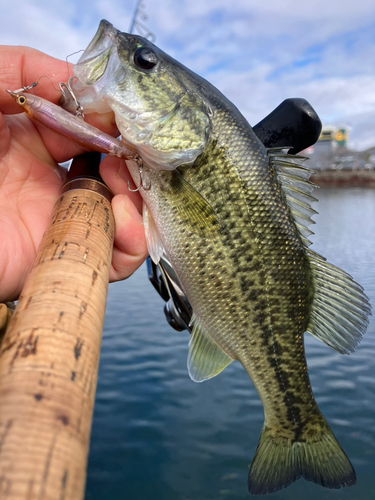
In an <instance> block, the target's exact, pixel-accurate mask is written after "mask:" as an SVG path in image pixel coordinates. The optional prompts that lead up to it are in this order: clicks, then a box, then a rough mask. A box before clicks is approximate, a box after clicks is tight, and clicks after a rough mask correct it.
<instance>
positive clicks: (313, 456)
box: [248, 417, 356, 495]
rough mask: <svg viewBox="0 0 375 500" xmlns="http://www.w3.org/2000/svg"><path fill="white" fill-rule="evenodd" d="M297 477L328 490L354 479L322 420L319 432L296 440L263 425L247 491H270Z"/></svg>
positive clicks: (347, 461) (336, 442) (331, 433)
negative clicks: (307, 437) (322, 424)
mask: <svg viewBox="0 0 375 500" xmlns="http://www.w3.org/2000/svg"><path fill="white" fill-rule="evenodd" d="M322 418H323V417H322ZM300 477H304V478H305V479H306V480H307V481H312V482H313V483H316V484H320V485H321V486H323V487H325V488H332V489H338V488H341V487H343V486H352V485H353V484H355V482H356V475H355V471H354V469H353V467H352V464H351V463H350V461H349V459H348V457H347V456H346V454H345V452H344V450H343V449H342V448H341V446H340V444H339V443H338V441H337V440H336V438H335V436H334V434H333V432H332V431H331V429H330V428H329V426H328V424H327V423H326V422H325V421H324V426H323V427H322V428H321V429H320V432H319V433H316V434H315V435H313V436H312V437H311V438H309V439H304V440H297V441H296V440H293V439H287V438H285V437H284V436H282V433H281V432H280V434H279V435H278V432H277V430H276V431H275V429H273V428H268V427H267V426H266V425H264V426H263V429H262V433H261V435H260V438H259V442H258V447H257V449H256V452H255V456H254V459H253V462H252V464H251V468H250V472H249V477H248V487H249V492H250V493H251V494H253V495H264V494H266V493H274V492H275V491H278V490H280V489H282V488H286V487H287V486H289V485H290V484H291V483H293V482H294V481H296V480H297V479H299V478H300Z"/></svg>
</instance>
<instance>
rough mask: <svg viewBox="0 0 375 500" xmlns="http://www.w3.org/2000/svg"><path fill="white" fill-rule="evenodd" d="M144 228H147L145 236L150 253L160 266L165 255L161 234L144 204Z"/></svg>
mask: <svg viewBox="0 0 375 500" xmlns="http://www.w3.org/2000/svg"><path fill="white" fill-rule="evenodd" d="M143 226H144V228H145V236H146V243H147V249H148V253H149V254H150V257H151V259H152V261H153V262H154V263H155V264H159V261H160V258H161V256H162V255H163V250H164V249H163V244H162V242H161V240H160V236H159V232H158V229H157V227H156V224H155V221H154V218H153V217H152V215H151V212H150V211H149V209H148V208H147V205H146V203H144V202H143Z"/></svg>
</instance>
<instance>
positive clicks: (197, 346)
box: [188, 316, 233, 382]
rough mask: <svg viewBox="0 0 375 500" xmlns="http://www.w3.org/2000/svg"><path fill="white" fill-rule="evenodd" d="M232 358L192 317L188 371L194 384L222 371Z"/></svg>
mask: <svg viewBox="0 0 375 500" xmlns="http://www.w3.org/2000/svg"><path fill="white" fill-rule="evenodd" d="M232 361H233V358H231V357H230V356H228V354H227V353H226V352H224V351H223V349H222V348H221V347H220V346H219V345H218V344H217V343H216V342H215V341H214V340H213V339H212V337H211V336H210V335H209V334H208V333H207V332H206V331H205V329H204V328H203V327H202V326H201V324H200V322H199V320H198V319H197V318H196V317H195V316H194V327H193V331H192V334H191V338H190V343H189V354H188V371H189V375H190V378H191V379H192V380H194V382H203V381H204V380H208V379H209V378H212V377H215V376H216V375H218V374H219V373H220V372H222V371H223V370H224V368H226V367H227V366H228V365H229V364H230V363H231V362H232Z"/></svg>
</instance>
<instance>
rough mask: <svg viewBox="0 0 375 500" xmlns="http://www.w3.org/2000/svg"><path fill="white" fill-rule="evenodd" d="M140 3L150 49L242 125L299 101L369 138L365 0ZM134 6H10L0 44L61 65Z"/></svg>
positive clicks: (370, 14)
mask: <svg viewBox="0 0 375 500" xmlns="http://www.w3.org/2000/svg"><path fill="white" fill-rule="evenodd" d="M143 3H144V4H145V8H146V12H147V14H148V16H149V20H148V21H146V24H147V26H148V27H149V28H150V29H151V30H152V31H153V32H154V33H155V34H156V37H157V40H156V43H157V45H158V46H160V47H161V48H162V49H163V50H165V51H166V52H168V53H169V54H170V55H172V56H173V57H175V58H176V59H177V60H178V61H180V62H181V63H183V64H185V65H186V66H188V67H190V68H191V69H192V70H193V71H196V72H197V73H199V74H200V75H201V76H203V77H205V78H207V79H208V80H209V81H211V82H212V83H213V84H214V85H216V86H217V87H218V88H219V89H220V90H221V91H222V92H223V93H224V94H225V95H227V97H228V98H229V99H231V100H233V102H234V103H235V104H236V105H237V107H239V109H240V110H241V111H242V112H243V113H244V115H245V116H246V117H247V118H248V120H249V121H250V123H253V124H254V123H256V122H257V121H259V120H260V119H262V118H263V117H264V116H265V115H266V114H268V113H269V112H270V111H271V110H272V109H273V108H274V107H276V106H277V105H278V104H279V103H280V102H281V101H282V100H284V99H285V98H287V97H293V96H296V97H304V98H306V99H308V100H309V101H310V102H311V104H312V105H313V106H314V107H315V108H316V111H317V112H318V114H319V115H320V116H321V118H322V119H323V121H326V122H328V121H329V122H331V123H332V122H334V123H335V124H337V125H342V124H346V123H350V124H351V127H352V129H351V137H352V138H353V141H354V142H355V145H356V146H357V147H362V146H365V145H367V144H368V143H369V141H371V133H370V132H369V131H370V130H373V128H374V127H373V126H372V125H371V124H372V123H375V102H374V101H375V88H374V83H373V82H375V23H374V22H372V20H374V19H375V16H374V14H375V4H374V2H373V0H357V1H356V2H345V3H343V2H341V1H339V0H332V1H331V2H327V1H326V0H315V1H314V2H300V1H297V0H284V1H283V2H280V1H279V0H268V1H265V2H259V1H258V0H237V1H236V2H228V0H200V1H199V2H197V1H196V0H158V1H151V0H143ZM135 5H136V0H132V1H131V0H91V1H90V2H88V1H84V2H79V3H77V2H75V1H73V0H65V2H64V4H61V3H59V4H57V3H54V2H50V1H47V0H35V1H32V0H29V1H27V2H26V1H25V0H20V1H18V2H17V8H16V9H4V10H3V12H2V18H1V19H0V33H1V41H2V43H4V44H23V45H29V46H32V47H35V48H38V49H39V50H42V51H44V52H47V53H49V54H51V55H53V56H55V57H60V58H63V59H64V58H65V57H66V56H67V55H68V54H70V53H72V52H74V51H76V50H79V49H83V48H85V47H86V46H87V44H88V42H89V41H90V40H91V38H92V36H93V35H94V33H95V31H96V29H97V26H98V24H99V21H100V19H102V18H106V19H108V20H109V21H110V22H112V23H113V24H114V25H115V27H117V28H118V29H121V30H123V31H127V30H128V28H129V25H130V21H131V18H132V15H133V11H134V7H135ZM20 12H21V13H22V15H20ZM354 138H355V139H354ZM373 142H374V144H375V137H374V141H373Z"/></svg>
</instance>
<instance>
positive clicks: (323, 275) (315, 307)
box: [307, 250, 371, 354]
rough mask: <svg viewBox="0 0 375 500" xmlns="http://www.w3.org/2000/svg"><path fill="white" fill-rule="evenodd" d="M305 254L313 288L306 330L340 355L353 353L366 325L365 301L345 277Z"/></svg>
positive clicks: (367, 309)
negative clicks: (307, 258) (309, 266)
mask: <svg viewBox="0 0 375 500" xmlns="http://www.w3.org/2000/svg"><path fill="white" fill-rule="evenodd" d="M307 255H308V257H309V260H310V265H311V273H312V278H313V285H314V297H313V302H312V305H311V313H310V323H309V325H308V327H307V331H308V332H309V333H311V334H312V335H314V337H316V338H317V339H319V340H321V341H322V342H324V343H325V344H327V345H329V346H330V347H332V348H333V349H335V350H336V351H338V352H339V353H341V354H349V353H351V352H354V351H355V349H356V347H357V345H358V344H359V342H360V341H361V338H362V335H363V334H364V333H365V331H366V329H367V326H368V323H369V320H368V316H370V315H371V306H370V303H369V299H368V297H367V296H366V295H365V294H364V292H363V288H362V287H361V286H360V285H358V283H356V282H355V281H354V280H353V278H352V277H351V276H350V275H349V274H347V273H345V272H344V271H342V270H341V269H340V268H338V267H336V266H333V265H332V264H329V263H328V262H327V261H326V260H325V258H324V257H322V256H321V255H319V254H317V253H315V252H313V251H312V250H308V251H307Z"/></svg>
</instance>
